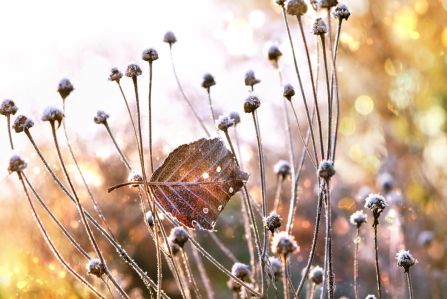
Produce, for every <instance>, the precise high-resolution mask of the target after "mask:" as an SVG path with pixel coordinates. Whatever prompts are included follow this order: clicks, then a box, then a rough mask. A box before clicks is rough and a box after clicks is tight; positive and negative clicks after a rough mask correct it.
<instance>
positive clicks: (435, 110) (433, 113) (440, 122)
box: [417, 106, 446, 136]
mask: <svg viewBox="0 0 447 299" xmlns="http://www.w3.org/2000/svg"><path fill="white" fill-rule="evenodd" d="M445 118H446V115H445V111H444V109H443V108H441V107H440V106H432V107H430V108H429V109H428V110H427V111H425V112H423V113H421V115H420V116H419V118H418V122H417V123H418V127H419V128H420V130H421V131H422V132H424V133H425V134H427V135H431V136H434V135H437V134H438V133H439V132H441V130H442V129H443V127H444V124H445Z"/></svg>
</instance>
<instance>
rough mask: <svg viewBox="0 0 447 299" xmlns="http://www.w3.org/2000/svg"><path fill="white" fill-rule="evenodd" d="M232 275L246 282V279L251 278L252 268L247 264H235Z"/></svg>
mask: <svg viewBox="0 0 447 299" xmlns="http://www.w3.org/2000/svg"><path fill="white" fill-rule="evenodd" d="M231 274H233V275H234V276H236V277H237V278H239V279H241V280H244V279H245V278H247V277H248V276H250V267H249V266H248V265H246V264H242V263H234V264H233V267H231Z"/></svg>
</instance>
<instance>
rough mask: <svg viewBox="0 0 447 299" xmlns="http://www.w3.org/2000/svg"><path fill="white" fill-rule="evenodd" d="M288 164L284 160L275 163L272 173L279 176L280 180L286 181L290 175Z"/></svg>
mask: <svg viewBox="0 0 447 299" xmlns="http://www.w3.org/2000/svg"><path fill="white" fill-rule="evenodd" d="M291 170H292V169H291V167H290V163H289V162H288V161H286V160H279V161H278V162H276V164H275V166H274V167H273V171H274V172H275V173H276V175H277V176H279V177H280V178H281V179H282V180H284V179H286V178H287V177H288V176H290V174H291Z"/></svg>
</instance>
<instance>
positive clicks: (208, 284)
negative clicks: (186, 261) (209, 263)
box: [191, 246, 214, 299]
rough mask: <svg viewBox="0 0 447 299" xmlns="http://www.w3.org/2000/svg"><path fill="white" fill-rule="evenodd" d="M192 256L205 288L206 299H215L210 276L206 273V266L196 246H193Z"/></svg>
mask: <svg viewBox="0 0 447 299" xmlns="http://www.w3.org/2000/svg"><path fill="white" fill-rule="evenodd" d="M191 251H192V255H193V257H194V261H195V263H196V267H197V270H198V271H199V275H200V279H201V281H202V283H203V286H204V287H205V291H206V297H207V298H208V299H214V291H213V288H212V287H211V282H210V279H209V276H208V275H207V273H206V270H205V266H204V265H203V261H202V257H201V256H200V255H199V252H198V251H197V248H196V247H195V246H191Z"/></svg>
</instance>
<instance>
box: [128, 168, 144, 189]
mask: <svg viewBox="0 0 447 299" xmlns="http://www.w3.org/2000/svg"><path fill="white" fill-rule="evenodd" d="M127 181H128V182H142V181H143V176H142V175H141V174H140V173H138V172H136V171H133V170H132V171H131V172H130V173H129V175H128V177H127ZM138 186H140V184H132V185H130V187H138Z"/></svg>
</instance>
